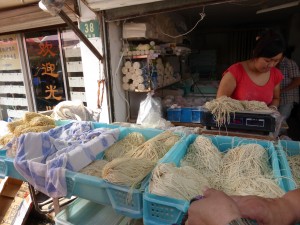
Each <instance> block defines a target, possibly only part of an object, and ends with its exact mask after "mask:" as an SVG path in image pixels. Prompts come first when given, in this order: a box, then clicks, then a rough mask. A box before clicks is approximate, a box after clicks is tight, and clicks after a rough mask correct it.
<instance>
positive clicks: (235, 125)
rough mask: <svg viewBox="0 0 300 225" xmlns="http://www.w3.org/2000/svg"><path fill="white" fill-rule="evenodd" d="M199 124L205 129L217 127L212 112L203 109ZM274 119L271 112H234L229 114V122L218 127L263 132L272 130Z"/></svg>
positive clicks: (273, 129) (274, 125)
mask: <svg viewBox="0 0 300 225" xmlns="http://www.w3.org/2000/svg"><path fill="white" fill-rule="evenodd" d="M200 118H201V122H200V123H201V124H202V125H204V126H206V129H207V130H210V129H211V127H215V128H219V127H218V126H217V124H216V121H215V120H214V117H213V114H212V113H211V112H210V111H208V110H207V109H204V110H203V111H202V112H201V116H200ZM275 127H276V119H275V117H274V116H273V115H272V113H271V112H268V113H264V112H250V111H246V112H235V113H231V115H230V123H229V124H225V125H222V126H221V127H220V128H226V129H238V130H249V131H261V132H263V133H266V134H267V133H269V132H274V131H275Z"/></svg>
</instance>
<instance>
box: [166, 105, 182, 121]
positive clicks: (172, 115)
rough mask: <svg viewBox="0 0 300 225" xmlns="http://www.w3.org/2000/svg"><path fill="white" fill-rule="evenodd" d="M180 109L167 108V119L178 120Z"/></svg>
mask: <svg viewBox="0 0 300 225" xmlns="http://www.w3.org/2000/svg"><path fill="white" fill-rule="evenodd" d="M180 118H181V109H178V108H176V109H171V108H169V109H167V119H168V120H169V121H171V122H180Z"/></svg>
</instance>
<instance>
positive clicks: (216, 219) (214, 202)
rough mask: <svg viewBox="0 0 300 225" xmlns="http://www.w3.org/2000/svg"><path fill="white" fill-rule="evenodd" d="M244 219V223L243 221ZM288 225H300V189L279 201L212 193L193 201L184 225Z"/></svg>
mask: <svg viewBox="0 0 300 225" xmlns="http://www.w3.org/2000/svg"><path fill="white" fill-rule="evenodd" d="M242 218H247V219H242ZM251 220H252V221H253V220H254V221H256V222H257V223H258V224H259V225H291V224H296V223H297V222H300V189H296V190H293V191H289V192H287V193H286V194H285V195H284V196H283V197H281V198H273V199H270V198H263V197H258V196H228V195H226V194H225V193H224V192H221V191H217V190H214V189H208V190H206V191H204V197H202V198H201V199H200V200H197V201H193V202H192V203H191V206H190V208H189V210H188V219H187V221H186V222H185V225H243V224H246V225H247V224H252V223H251V222H250V221H251Z"/></svg>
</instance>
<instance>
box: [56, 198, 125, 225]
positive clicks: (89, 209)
mask: <svg viewBox="0 0 300 225" xmlns="http://www.w3.org/2000/svg"><path fill="white" fill-rule="evenodd" d="M123 220H124V216H121V215H118V214H116V213H115V212H114V210H113V209H112V208H111V207H109V206H103V205H99V204H96V203H94V202H92V201H89V200H86V199H82V198H77V199H76V200H74V201H73V202H72V203H70V204H69V205H68V206H67V207H66V208H65V209H63V210H62V211H61V212H60V213H58V214H57V215H56V217H55V224H56V225H83V224H84V225H95V224H109V225H118V224H120V223H121V222H122V221H123Z"/></svg>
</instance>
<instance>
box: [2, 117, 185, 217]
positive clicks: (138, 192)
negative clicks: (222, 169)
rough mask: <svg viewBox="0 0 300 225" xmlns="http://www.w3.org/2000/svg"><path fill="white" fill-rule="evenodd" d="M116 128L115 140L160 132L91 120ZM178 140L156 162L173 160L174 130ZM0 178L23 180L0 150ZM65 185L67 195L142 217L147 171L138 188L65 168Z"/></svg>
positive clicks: (100, 126) (101, 156)
mask: <svg viewBox="0 0 300 225" xmlns="http://www.w3.org/2000/svg"><path fill="white" fill-rule="evenodd" d="M70 122H71V121H56V125H58V126H65V125H67V124H68V123H70ZM103 127H104V128H111V129H114V128H117V129H119V131H120V134H119V138H118V141H120V140H122V139H123V138H125V137H126V136H127V135H129V134H130V133H133V132H138V133H140V134H142V136H143V137H144V138H145V140H146V141H147V140H150V139H151V138H154V137H155V136H157V135H159V134H162V133H163V132H164V131H163V130H157V129H138V128H129V127H119V126H117V125H110V124H102V123H93V128H94V129H96V128H103ZM177 136H178V137H179V141H177V143H176V144H175V145H174V146H173V147H172V148H171V149H169V151H168V152H167V153H166V154H165V155H164V156H163V157H162V158H161V159H160V160H159V161H158V162H168V161H172V160H173V155H174V154H175V152H174V151H177V149H178V148H177V147H176V146H177V145H179V144H180V143H181V142H183V140H184V137H185V136H184V134H179V133H177ZM0 153H1V155H0V177H5V176H10V177H14V178H17V179H21V180H24V181H26V179H24V178H23V177H22V176H21V175H20V174H19V173H18V172H17V170H16V169H15V167H14V158H8V157H6V156H5V153H6V151H5V150H1V151H0ZM103 156H104V152H102V153H101V154H99V155H97V158H96V160H100V159H102V158H103ZM65 177H66V186H67V196H66V197H68V198H70V197H71V196H77V197H80V198H81V199H86V200H89V201H91V202H94V203H97V204H101V205H106V206H111V207H112V208H113V209H114V210H115V212H117V213H119V214H121V215H124V216H127V217H130V218H136V219H138V218H142V217H143V206H142V203H143V192H144V189H145V188H146V186H147V185H148V182H149V180H148V179H149V177H150V174H148V175H147V176H146V178H145V179H143V181H142V182H141V185H140V187H139V188H132V187H127V186H121V185H117V184H113V183H110V182H107V181H106V180H104V179H102V178H100V177H96V176H91V175H86V174H83V173H81V172H74V171H70V170H66V173H65Z"/></svg>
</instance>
